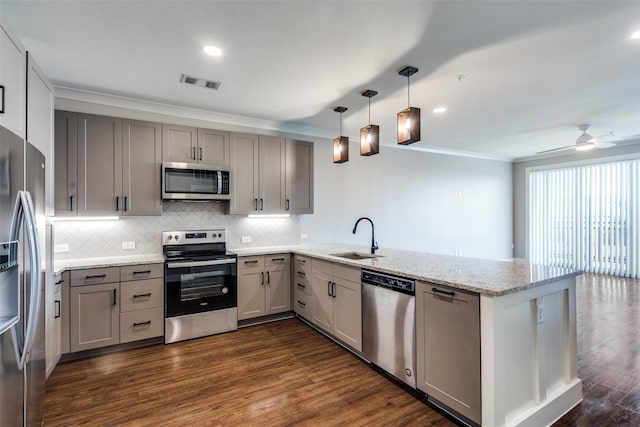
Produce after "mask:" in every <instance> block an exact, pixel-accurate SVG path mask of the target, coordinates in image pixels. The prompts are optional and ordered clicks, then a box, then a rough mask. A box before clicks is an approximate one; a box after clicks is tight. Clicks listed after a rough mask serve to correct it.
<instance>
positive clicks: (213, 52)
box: [202, 45, 222, 56]
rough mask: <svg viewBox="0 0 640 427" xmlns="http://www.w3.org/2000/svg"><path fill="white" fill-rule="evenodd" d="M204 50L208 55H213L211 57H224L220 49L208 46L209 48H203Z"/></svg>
mask: <svg viewBox="0 0 640 427" xmlns="http://www.w3.org/2000/svg"><path fill="white" fill-rule="evenodd" d="M202 50H203V51H204V53H206V54H207V55H211V56H220V55H222V50H220V48H219V47H215V46H211V45H208V46H204V47H203V48H202Z"/></svg>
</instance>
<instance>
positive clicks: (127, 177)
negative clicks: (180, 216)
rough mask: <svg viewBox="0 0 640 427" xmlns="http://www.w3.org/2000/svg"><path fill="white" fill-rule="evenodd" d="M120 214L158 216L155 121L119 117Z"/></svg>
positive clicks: (158, 130) (159, 157) (158, 146)
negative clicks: (121, 204)
mask: <svg viewBox="0 0 640 427" xmlns="http://www.w3.org/2000/svg"><path fill="white" fill-rule="evenodd" d="M122 128H123V150H122V153H123V159H122V160H123V168H122V182H123V188H122V195H123V198H124V201H123V203H124V206H123V209H124V211H123V214H124V215H127V216H131V215H162V200H161V195H160V167H159V165H160V163H161V162H162V135H161V131H162V127H161V125H160V124H159V123H152V122H140V121H134V120H123V122H122Z"/></svg>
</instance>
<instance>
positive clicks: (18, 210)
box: [11, 191, 41, 370]
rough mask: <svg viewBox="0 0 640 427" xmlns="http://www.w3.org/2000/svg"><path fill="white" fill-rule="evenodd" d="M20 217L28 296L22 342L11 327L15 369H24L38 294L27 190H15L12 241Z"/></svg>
mask: <svg viewBox="0 0 640 427" xmlns="http://www.w3.org/2000/svg"><path fill="white" fill-rule="evenodd" d="M23 220H24V225H25V227H24V228H25V230H26V238H27V242H28V245H27V247H28V248H29V269H30V270H29V271H30V275H29V277H30V283H29V287H30V297H29V314H28V318H27V319H26V327H25V334H24V342H23V341H22V339H21V337H20V331H19V326H18V325H19V324H17V325H15V326H14V327H13V329H12V330H11V334H12V336H13V342H14V348H15V352H16V360H17V362H18V368H19V369H20V370H22V369H24V367H25V365H26V364H27V361H28V360H29V355H30V353H31V349H32V347H33V341H34V339H35V334H36V326H37V323H38V322H37V320H38V312H39V310H40V303H41V301H40V300H41V295H40V287H41V279H40V276H41V272H40V250H39V247H40V245H39V243H38V230H37V227H36V218H35V210H34V208H33V201H32V200H31V194H29V192H28V191H19V192H18V197H17V198H16V204H15V206H14V209H13V218H12V220H11V236H12V240H18V238H19V236H20V228H21V226H22V223H23Z"/></svg>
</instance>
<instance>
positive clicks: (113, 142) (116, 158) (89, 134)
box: [78, 114, 124, 215]
mask: <svg viewBox="0 0 640 427" xmlns="http://www.w3.org/2000/svg"><path fill="white" fill-rule="evenodd" d="M121 194H122V119H117V118H113V117H104V116H96V115H92V114H78V213H79V214H88V215H114V214H120V213H121V212H122V211H123V210H124V200H123V198H122V197H121Z"/></svg>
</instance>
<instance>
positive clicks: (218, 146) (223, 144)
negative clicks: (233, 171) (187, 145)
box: [196, 129, 231, 170]
mask: <svg viewBox="0 0 640 427" xmlns="http://www.w3.org/2000/svg"><path fill="white" fill-rule="evenodd" d="M196 154H197V157H198V163H204V164H207V165H211V166H214V167H220V168H221V169H224V170H226V169H228V168H229V163H230V161H231V158H230V156H231V154H230V153H229V132H223V131H220V130H213V129H198V152H197V153H196Z"/></svg>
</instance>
